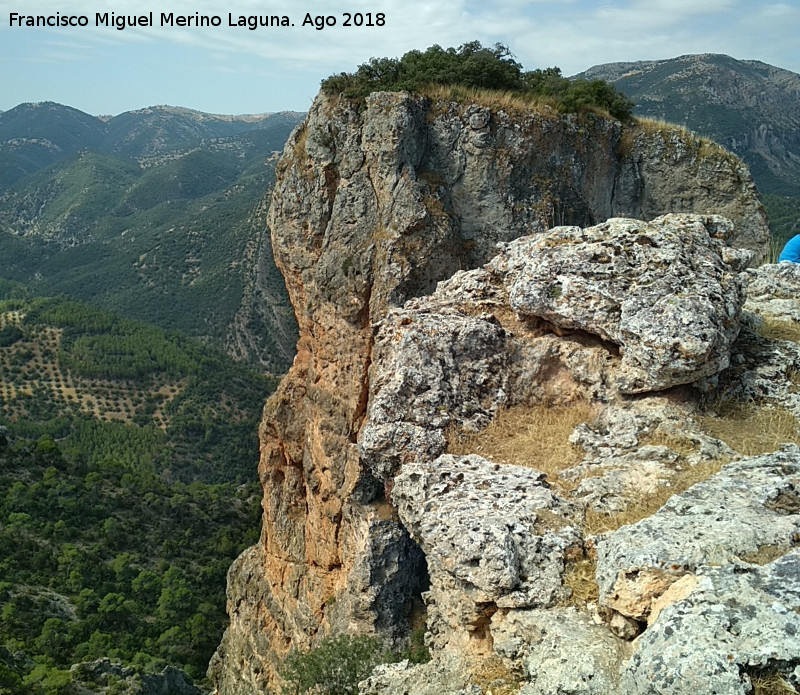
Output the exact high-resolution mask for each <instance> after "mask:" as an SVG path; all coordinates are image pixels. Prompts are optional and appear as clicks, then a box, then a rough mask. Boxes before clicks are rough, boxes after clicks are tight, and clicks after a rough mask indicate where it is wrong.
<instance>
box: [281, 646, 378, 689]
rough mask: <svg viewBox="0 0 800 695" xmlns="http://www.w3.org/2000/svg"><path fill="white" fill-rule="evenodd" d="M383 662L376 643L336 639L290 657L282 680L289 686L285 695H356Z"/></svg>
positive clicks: (282, 670)
mask: <svg viewBox="0 0 800 695" xmlns="http://www.w3.org/2000/svg"><path fill="white" fill-rule="evenodd" d="M383 660H384V659H383V651H382V645H381V641H380V640H379V639H377V638H375V637H364V636H361V637H354V636H351V635H339V636H337V637H328V638H326V639H324V640H322V641H321V642H320V643H319V646H318V647H316V648H315V649H312V650H311V651H309V652H305V653H303V652H292V653H291V654H289V656H288V657H287V658H286V660H285V661H284V664H283V667H282V669H281V677H282V678H283V679H284V680H285V681H286V682H287V684H288V687H287V689H286V691H285V692H286V693H287V695H303V694H304V693H309V692H313V693H320V694H324V695H357V693H358V683H359V682H360V681H363V680H364V679H366V678H367V677H368V676H369V674H370V673H371V672H372V669H373V668H375V666H377V665H378V664H379V663H381V662H382V661H383Z"/></svg>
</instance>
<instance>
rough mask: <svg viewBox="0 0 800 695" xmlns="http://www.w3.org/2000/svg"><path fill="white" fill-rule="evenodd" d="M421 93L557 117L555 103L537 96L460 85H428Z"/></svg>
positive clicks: (460, 101)
mask: <svg viewBox="0 0 800 695" xmlns="http://www.w3.org/2000/svg"><path fill="white" fill-rule="evenodd" d="M420 92H421V93H422V94H425V95H426V96H428V97H430V98H431V99H442V100H445V101H455V102H458V103H468V104H480V105H481V106H486V107H488V108H491V109H503V110H504V111H507V112H512V113H513V112H528V113H531V112H532V113H537V114H539V115H541V116H553V117H555V116H557V115H558V110H557V109H556V107H555V101H553V100H552V99H547V98H546V97H540V96H535V95H527V96H526V95H521V94H519V93H516V92H508V91H499V90H493V89H478V88H477V87H462V86H458V85H441V84H434V85H427V86H425V87H423V88H422V89H421V90H420Z"/></svg>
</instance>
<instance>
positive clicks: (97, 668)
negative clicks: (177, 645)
mask: <svg viewBox="0 0 800 695" xmlns="http://www.w3.org/2000/svg"><path fill="white" fill-rule="evenodd" d="M70 677H71V679H72V681H71V686H70V687H71V690H70V692H74V693H76V695H89V694H90V693H101V695H102V694H104V693H115V694H118V695H202V694H201V691H200V690H198V689H197V688H195V687H194V685H193V684H192V681H191V679H190V678H189V677H188V676H187V675H186V674H185V673H184V672H183V671H181V670H179V669H176V668H173V667H172V666H167V667H166V668H165V669H164V670H163V671H162V672H161V673H160V674H156V673H138V672H137V671H136V670H135V669H133V668H129V667H126V666H122V665H121V664H119V663H115V662H113V661H111V660H109V659H105V658H104V659H97V660H96V661H85V662H82V663H79V664H75V665H74V666H72V667H71V668H70Z"/></svg>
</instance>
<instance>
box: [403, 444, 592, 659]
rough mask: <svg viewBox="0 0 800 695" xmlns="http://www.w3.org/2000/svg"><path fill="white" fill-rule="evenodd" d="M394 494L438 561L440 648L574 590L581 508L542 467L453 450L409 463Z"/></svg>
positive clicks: (431, 617) (433, 619)
mask: <svg viewBox="0 0 800 695" xmlns="http://www.w3.org/2000/svg"><path fill="white" fill-rule="evenodd" d="M392 500H393V502H394V504H395V505H396V506H397V510H398V513H399V515H400V519H401V520H402V522H403V524H404V525H405V526H406V528H408V530H409V532H410V533H411V535H412V537H413V538H414V539H415V540H416V541H417V542H418V543H419V544H420V547H421V548H422V550H423V552H424V553H425V556H426V558H427V561H428V572H429V574H430V579H431V588H430V591H429V592H428V594H427V597H426V603H427V604H428V627H429V630H430V631H431V633H432V635H431V637H432V642H433V645H434V646H437V647H442V646H444V645H446V644H459V643H461V642H465V641H468V640H469V639H480V638H481V636H482V634H483V632H484V631H485V627H486V625H487V623H488V620H489V619H490V618H491V616H492V614H493V613H494V612H495V611H496V610H497V609H498V608H512V607H526V606H549V605H552V604H553V603H554V602H555V601H556V600H558V599H559V598H563V596H564V595H565V594H566V590H565V589H564V588H563V586H562V575H563V573H564V566H565V562H566V557H567V556H568V555H569V553H570V551H571V550H574V549H575V548H576V547H577V546H579V543H580V537H579V534H578V532H577V530H576V529H575V528H574V527H573V526H571V525H570V524H569V522H568V521H567V519H569V518H570V516H571V515H572V514H573V513H574V510H573V509H572V507H571V505H569V504H568V503H567V502H565V501H563V500H561V499H560V498H558V497H557V496H556V495H554V494H553V493H552V492H551V490H549V489H548V486H547V484H546V483H545V481H544V475H543V474H542V473H539V472H538V471H536V470H533V469H530V468H523V467H520V466H509V465H499V464H496V463H493V462H491V461H488V460H487V459H484V458H482V457H480V456H475V455H472V456H451V455H449V454H445V455H443V456H440V457H439V458H438V459H436V460H435V461H432V462H419V463H413V464H407V465H405V466H404V467H403V468H402V470H401V471H400V473H399V474H398V475H397V477H396V478H395V483H394V489H393V491H392ZM470 635H471V637H470Z"/></svg>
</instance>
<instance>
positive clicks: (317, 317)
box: [210, 93, 768, 695]
mask: <svg viewBox="0 0 800 695" xmlns="http://www.w3.org/2000/svg"><path fill="white" fill-rule="evenodd" d="M622 136H623V132H622V126H621V125H620V124H619V123H616V122H613V121H608V120H604V119H602V118H599V117H596V116H585V117H581V118H577V117H563V116H558V115H556V114H551V113H545V114H532V113H519V114H513V115H510V114H508V113H505V112H502V111H492V110H491V109H489V108H486V107H483V106H476V105H471V106H464V105H459V104H454V103H449V102H436V103H433V102H431V101H430V100H428V99H426V98H421V97H420V98H417V97H411V96H409V95H407V94H403V93H397V94H388V93H381V94H373V95H372V96H370V97H369V98H368V99H367V101H366V105H365V106H364V107H363V108H361V109H359V108H358V107H356V106H355V105H353V104H351V103H349V102H347V101H345V100H338V99H334V98H324V97H320V98H318V99H317V100H316V101H315V103H314V105H313V106H312V108H311V111H310V112H309V116H308V118H307V120H306V122H305V123H304V124H303V125H302V126H300V127H299V128H298V129H297V130H296V131H295V132H294V133H293V135H292V136H291V137H290V139H289V141H288V143H287V146H286V149H285V150H284V155H283V158H282V160H281V162H280V164H279V167H278V177H279V178H278V182H277V184H276V186H275V190H274V194H273V199H272V207H271V210H270V228H271V230H272V234H273V247H274V253H275V259H276V262H277V264H278V267H279V268H280V270H281V272H282V273H283V274H284V277H285V279H286V285H287V289H288V292H289V296H290V299H291V302H292V305H293V307H294V310H295V313H296V316H297V321H298V325H299V328H300V339H299V342H298V350H297V356H296V358H295V361H294V365H293V367H292V369H291V370H290V372H289V374H288V375H287V376H286V378H285V379H284V380H283V382H282V383H281V386H280V387H279V389H278V391H277V392H276V394H275V395H274V396H273V397H272V398H271V399H270V401H269V402H268V404H267V406H266V408H265V412H264V419H263V421H262V425H261V429H260V437H261V460H260V465H259V475H260V480H261V483H262V486H263V489H264V502H263V506H264V516H263V528H262V536H261V540H260V542H259V544H258V545H257V546H255V547H254V548H252V549H250V550H248V551H247V552H246V553H245V554H244V555H243V556H242V557H241V558H240V559H239V560H238V561H237V563H236V564H234V566H233V567H232V569H231V573H230V576H229V613H230V615H231V625H230V627H229V629H228V631H227V633H226V636H225V638H224V640H223V643H222V645H221V646H220V649H219V651H218V653H217V655H216V656H215V659H214V660H213V661H212V664H211V667H210V673H211V676H212V678H213V679H214V682H215V684H216V688H217V691H216V692H217V693H219V695H238V694H242V695H243V694H244V693H248V694H250V693H261V692H266V689H267V687H269V686H270V685H271V684H274V677H275V671H276V667H277V665H278V664H279V660H280V658H281V656H282V655H283V654H285V653H286V652H287V651H288V649H289V648H291V647H293V646H294V647H298V648H307V647H308V646H310V645H312V644H313V643H314V640H315V639H317V638H319V637H321V636H323V635H325V634H329V633H330V632H333V631H336V632H376V631H377V632H378V633H379V634H382V635H384V636H386V637H387V638H390V639H391V638H401V637H402V636H403V635H404V634H406V633H407V630H408V620H407V617H408V612H409V609H410V606H411V605H412V603H413V601H414V599H415V598H416V597H418V596H419V594H420V592H422V591H425V590H427V589H428V585H429V577H428V568H427V566H426V563H425V558H424V556H423V555H422V552H421V550H420V549H419V547H418V546H417V545H416V543H415V542H414V541H412V539H411V538H410V536H409V535H408V532H407V531H406V530H405V528H404V527H403V526H402V525H401V524H400V522H399V520H398V519H397V516H396V515H395V514H393V510H392V509H391V508H389V507H388V505H387V504H386V502H385V495H386V493H387V491H388V490H390V488H391V484H392V481H391V475H392V469H393V466H394V463H390V465H388V466H387V467H386V468H383V469H381V468H379V467H378V468H376V467H375V466H368V465H366V464H365V463H364V462H363V461H362V458H361V455H360V454H359V446H358V441H359V435H360V433H361V431H362V428H363V426H364V424H365V419H366V417H367V412H368V411H367V407H368V403H369V402H370V398H372V397H373V395H374V394H372V393H371V383H372V382H375V383H378V382H384V381H386V380H387V379H388V375H386V374H381V373H379V372H377V371H375V369H373V371H372V372H371V371H370V370H371V366H372V365H373V361H374V360H375V357H376V345H375V334H376V329H377V328H378V326H379V325H380V324H381V322H382V321H383V320H384V318H385V317H386V315H387V312H388V311H389V309H390V308H391V307H396V306H400V305H402V304H403V302H405V301H406V300H408V299H410V298H412V297H418V296H423V295H425V294H428V293H430V292H431V291H432V290H433V289H434V288H435V286H436V283H437V282H438V281H440V280H444V279H446V278H448V277H450V276H452V275H453V274H454V273H456V272H457V271H459V270H462V269H466V268H474V267H477V266H479V265H481V264H483V263H485V262H486V261H487V260H489V259H490V258H491V257H492V256H493V255H494V253H496V250H495V246H496V244H497V242H509V241H512V240H513V239H516V238H518V237H520V236H524V235H528V234H537V233H542V232H544V231H545V230H546V229H548V228H549V227H551V226H553V225H554V224H565V225H569V224H579V225H583V226H585V225H589V224H595V223H599V222H602V221H603V220H605V219H607V218H609V217H614V216H620V215H626V216H636V217H648V218H651V217H654V216H656V215H660V214H663V213H666V212H673V211H677V212H693V211H701V212H703V213H723V214H725V215H726V216H727V217H729V218H731V219H732V220H733V222H734V228H735V233H734V237H733V243H734V244H735V245H738V246H741V247H745V248H751V249H754V250H755V251H756V253H757V254H763V251H764V248H765V246H766V244H765V242H766V239H767V236H768V231H767V226H766V221H765V219H764V215H763V211H762V210H761V207H760V205H759V203H758V201H757V199H756V197H755V190H754V187H753V184H752V181H751V179H750V178H749V175H748V174H747V171H746V169H744V167H743V166H742V165H741V164H740V163H739V162H738V161H737V160H736V159H735V158H732V157H730V156H727V155H722V154H719V155H717V154H713V153H712V154H708V153H706V154H704V155H701V150H700V147H699V145H698V144H697V143H693V142H687V141H684V140H680V139H678V140H676V139H675V138H676V137H677V136H676V135H674V134H664V135H662V134H660V133H655V134H647V133H644V132H639V131H633V132H632V133H629V134H628V136H626V139H625V141H624V143H623V140H622ZM623 145H624V146H623ZM678 181H680V182H681V183H680V186H678V183H677V182H678ZM676 186H678V188H676ZM676 190H680V191H683V192H682V193H681V194H680V195H678V196H677V197H676V194H675V191H676ZM487 287H488V286H487ZM482 291H483V290H482ZM485 291H487V292H490V291H491V290H490V289H488V288H485ZM460 320H461V319H458V320H454V322H453V325H452V326H451V327H450V330H451V332H452V338H453V341H454V345H456V348H454V351H451V352H450V353H449V355H450V356H449V357H447V359H451V360H453V361H454V363H458V362H460V358H459V352H458V350H463V351H469V350H471V349H472V348H473V347H476V348H478V349H482V350H483V355H484V358H483V359H484V360H485V367H486V369H485V370H483V369H476V371H475V374H474V375H473V376H472V377H469V378H465V380H464V381H462V383H455V382H454V383H452V384H450V385H449V387H448V388H449V389H450V391H453V393H456V392H457V391H459V390H463V389H466V388H468V387H469V383H467V382H471V381H474V380H475V379H478V380H480V374H481V372H482V371H488V372H489V374H486V375H485V378H486V379H487V380H488V381H492V380H494V381H497V383H496V384H495V386H496V387H497V389H499V390H502V383H500V381H498V379H499V380H502V379H501V377H500V376H498V374H499V372H498V371H497V370H496V369H495V366H497V365H495V366H492V365H494V363H495V362H497V361H498V360H500V361H501V362H502V359H503V358H501V357H497V356H496V354H495V353H498V350H497V349H496V348H497V346H498V345H501V344H502V343H503V341H504V340H505V338H504V335H503V330H502V329H500V327H499V326H497V325H495V327H494V328H491V327H489V328H488V329H487V330H483V329H481V330H479V331H478V332H475V333H474V334H470V333H469V327H468V326H467V325H466V324H465V325H463V326H462V325H461V324H459V321H460ZM462 323H463V322H462ZM723 332H724V331H723ZM420 335H421V336H422V338H421V339H424V334H420ZM381 340H383V341H384V342H386V341H391V340H392V338H391V336H387V335H386V334H383V335H382V337H381ZM459 340H461V342H460V343H459ZM473 343H474V345H473ZM459 346H460V347H459ZM383 349H384V348H381V350H383ZM557 349H558V348H553V350H554V351H557ZM572 350H573V353H574V355H573V357H574V359H573V361H574V360H577V361H580V357H579V356H577V357H575V355H579V353H580V354H583V353H581V351H582V350H584V347H582V346H579V345H575V346H574V347H573V348H572ZM592 350H594V348H591V349H589V348H586V350H585V352H586V354H587V356H588V355H589V353H592V354H594V352H592ZM604 354H605V353H604ZM564 359H565V360H566V361H569V359H570V357H569V356H565V357H564ZM449 371H450V370H448V369H447V368H446V365H445V367H443V374H444V375H445V376H446V375H447V373H449ZM493 371H495V372H497V373H492V372H493ZM406 386H407V387H408V389H410V391H413V392H415V393H417V395H419V394H420V393H421V392H424V384H418V385H416V386H415V385H414V384H411V383H409V384H407V385H406ZM403 388H404V387H403V385H400V388H399V390H400V391H401V392H402V390H403ZM597 388H598V389H600V388H606V386H604V385H598V386H597ZM415 389H416V390H415ZM497 389H496V390H497ZM530 390H531V393H533V392H534V391H535V388H534V387H533V386H531V388H530ZM502 402H503V401H502V398H501V399H500V400H499V401H498V404H500V403H502ZM481 407H483V408H484V409H487V408H488V410H485V412H483V411H480V409H474V410H471V411H470V412H466V411H465V412H464V413H463V415H464V418H465V419H467V420H469V419H470V418H476V421H475V423H474V424H475V426H480V425H482V424H485V421H486V420H487V417H488V416H490V415H491V413H492V412H493V411H492V407H490V404H487V403H484V404H482V406H481ZM436 446H439V444H436ZM434 448H435V447H434Z"/></svg>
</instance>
